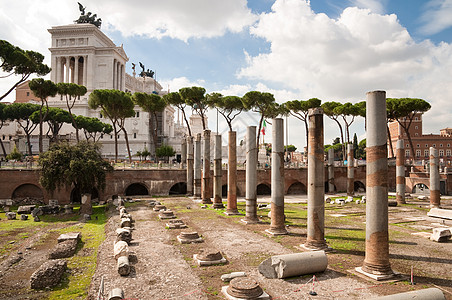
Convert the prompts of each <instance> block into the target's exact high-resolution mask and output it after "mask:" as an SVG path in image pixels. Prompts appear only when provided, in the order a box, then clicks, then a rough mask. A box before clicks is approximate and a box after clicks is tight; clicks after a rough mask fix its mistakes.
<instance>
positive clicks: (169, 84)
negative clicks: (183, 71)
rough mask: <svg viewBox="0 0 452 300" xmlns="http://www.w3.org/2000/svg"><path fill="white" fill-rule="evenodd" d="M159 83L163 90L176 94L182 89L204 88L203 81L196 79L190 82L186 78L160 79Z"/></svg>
mask: <svg viewBox="0 0 452 300" xmlns="http://www.w3.org/2000/svg"><path fill="white" fill-rule="evenodd" d="M159 83H160V84H161V85H162V87H163V89H164V90H169V91H170V92H177V91H179V89H181V88H184V87H192V86H201V87H204V85H205V81H204V80H203V79H198V80H195V81H191V80H190V79H188V78H187V77H176V78H172V79H161V80H159Z"/></svg>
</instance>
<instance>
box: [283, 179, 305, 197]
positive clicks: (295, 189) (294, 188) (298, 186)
mask: <svg viewBox="0 0 452 300" xmlns="http://www.w3.org/2000/svg"><path fill="white" fill-rule="evenodd" d="M287 195H306V186H305V185H304V184H303V183H301V182H299V181H297V182H294V183H292V184H291V185H290V186H289V188H288V189H287Z"/></svg>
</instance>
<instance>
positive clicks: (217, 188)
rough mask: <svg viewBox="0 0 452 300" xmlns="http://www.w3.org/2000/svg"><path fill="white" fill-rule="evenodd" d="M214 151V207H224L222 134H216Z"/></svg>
mask: <svg viewBox="0 0 452 300" xmlns="http://www.w3.org/2000/svg"><path fill="white" fill-rule="evenodd" d="M214 149H215V150H214V152H213V178H214V179H213V208H223V207H224V205H223V199H222V198H223V197H222V196H223V195H222V184H221V181H222V179H223V174H222V173H223V169H222V165H221V134H217V135H215V148H214Z"/></svg>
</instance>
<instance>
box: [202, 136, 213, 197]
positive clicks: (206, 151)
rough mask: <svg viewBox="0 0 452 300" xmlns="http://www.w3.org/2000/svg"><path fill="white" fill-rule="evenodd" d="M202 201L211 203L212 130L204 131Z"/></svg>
mask: <svg viewBox="0 0 452 300" xmlns="http://www.w3.org/2000/svg"><path fill="white" fill-rule="evenodd" d="M203 140H204V144H203V151H202V152H203V155H202V156H203V165H202V203H204V204H211V203H212V200H211V199H210V188H211V184H210V130H204V133H203Z"/></svg>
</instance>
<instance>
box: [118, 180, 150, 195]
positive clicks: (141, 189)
mask: <svg viewBox="0 0 452 300" xmlns="http://www.w3.org/2000/svg"><path fill="white" fill-rule="evenodd" d="M124 195H125V196H143V195H149V189H148V188H147V186H146V185H145V184H144V183H141V182H135V183H132V184H130V185H129V186H128V187H127V188H126V190H125V193H124Z"/></svg>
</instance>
